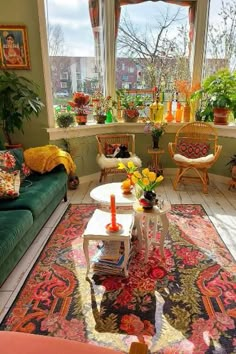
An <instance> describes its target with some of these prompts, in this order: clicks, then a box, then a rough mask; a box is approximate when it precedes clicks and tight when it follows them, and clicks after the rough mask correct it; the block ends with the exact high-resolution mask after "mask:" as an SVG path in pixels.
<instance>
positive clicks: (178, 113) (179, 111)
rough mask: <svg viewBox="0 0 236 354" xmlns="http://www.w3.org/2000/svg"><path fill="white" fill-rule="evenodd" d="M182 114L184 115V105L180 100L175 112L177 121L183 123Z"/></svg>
mask: <svg viewBox="0 0 236 354" xmlns="http://www.w3.org/2000/svg"><path fill="white" fill-rule="evenodd" d="M182 116H183V109H182V105H181V103H180V102H177V108H176V112H175V121H176V123H181V122H182Z"/></svg>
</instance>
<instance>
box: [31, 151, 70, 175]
mask: <svg viewBox="0 0 236 354" xmlns="http://www.w3.org/2000/svg"><path fill="white" fill-rule="evenodd" d="M24 158H25V163H26V165H27V166H28V167H29V168H30V169H31V170H32V171H36V172H39V173H45V172H50V171H51V170H53V169H54V167H56V166H58V165H64V167H65V169H66V172H67V174H68V175H69V174H74V173H75V169H76V165H75V163H74V161H73V160H72V158H71V156H70V154H69V153H68V152H65V151H63V150H61V149H60V148H59V147H57V146H56V145H45V146H39V147H35V148H30V149H26V150H25V151H24Z"/></svg>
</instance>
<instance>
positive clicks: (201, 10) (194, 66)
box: [37, 0, 210, 128]
mask: <svg viewBox="0 0 236 354" xmlns="http://www.w3.org/2000/svg"><path fill="white" fill-rule="evenodd" d="M192 1H193V2H196V14H195V24H194V38H193V43H192V46H191V58H190V64H191V73H192V82H193V83H197V82H201V80H202V76H203V64H204V59H205V54H206V39H207V27H208V18H209V5H210V0H192ZM102 3H103V4H104V6H105V7H106V6H107V7H108V8H109V9H108V10H109V13H106V14H105V16H104V17H103V18H104V20H105V21H106V19H107V18H110V16H111V14H112V12H111V11H110V9H111V8H112V7H113V6H114V0H109V1H108V0H103V1H102ZM37 6H38V15H39V27H40V33H41V36H40V41H41V48H42V62H43V71H44V81H45V91H46V107H47V111H48V125H49V127H50V128H54V127H55V119H54V111H53V96H52V81H51V74H50V63H49V53H48V42H47V27H46V26H47V25H46V11H45V0H43V1H42V0H37ZM113 8H114V7H113ZM105 10H107V8H105ZM105 12H106V11H105ZM108 14H109V16H108ZM113 16H115V13H113ZM103 28H104V29H106V28H108V26H107V24H105V26H103ZM104 38H105V44H104V45H105V46H106V43H107V41H106V36H105V37H104ZM111 49H113V48H109V51H104V55H105V57H104V62H105V63H107V61H109V58H108V56H109V55H110V51H111ZM114 51H115V46H114ZM113 54H114V53H113ZM105 67H106V66H105ZM115 70H116V68H115V66H114V68H113V70H112V71H113V72H114V74H113V75H111V77H112V78H110V80H104V81H105V82H104V85H105V92H109V91H112V92H115V77H116V76H115ZM105 76H106V75H105ZM108 82H109V83H108ZM108 85H109V87H108Z"/></svg>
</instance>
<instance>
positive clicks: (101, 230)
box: [83, 209, 134, 277]
mask: <svg viewBox="0 0 236 354" xmlns="http://www.w3.org/2000/svg"><path fill="white" fill-rule="evenodd" d="M116 221H117V223H119V224H121V225H122V230H120V231H118V232H107V231H106V225H107V224H109V223H110V222H111V214H110V213H109V212H106V211H102V210H99V209H96V210H95V212H94V213H93V215H92V217H91V219H90V220H89V222H88V224H87V227H86V229H85V231H84V233H83V249H84V255H85V259H86V262H87V272H86V277H87V276H88V274H89V270H90V259H89V250H88V247H89V241H105V242H107V241H117V242H124V262H123V266H122V268H123V270H124V275H125V276H126V277H127V276H128V261H129V254H130V240H131V235H132V229H133V223H134V216H133V214H116Z"/></svg>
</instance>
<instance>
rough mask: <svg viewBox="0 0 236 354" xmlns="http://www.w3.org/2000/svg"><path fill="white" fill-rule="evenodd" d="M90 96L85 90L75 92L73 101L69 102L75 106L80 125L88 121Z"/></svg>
mask: <svg viewBox="0 0 236 354" xmlns="http://www.w3.org/2000/svg"><path fill="white" fill-rule="evenodd" d="M89 103H90V96H89V95H87V94H85V93H83V92H74V93H73V101H69V102H68V104H69V105H70V106H71V107H72V108H74V111H75V114H76V121H77V123H78V124H79V125H85V124H86V123H87V115H88V113H89V112H90V110H89V107H88V105H89Z"/></svg>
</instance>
